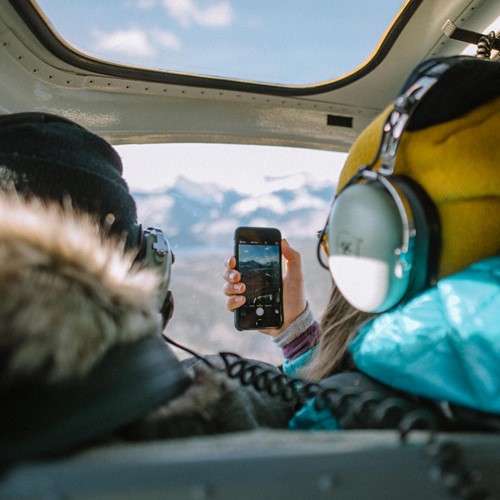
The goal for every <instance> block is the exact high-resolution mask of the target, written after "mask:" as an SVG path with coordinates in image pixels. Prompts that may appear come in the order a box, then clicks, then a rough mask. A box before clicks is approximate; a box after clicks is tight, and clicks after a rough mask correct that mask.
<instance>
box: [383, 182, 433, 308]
mask: <svg viewBox="0 0 500 500" xmlns="http://www.w3.org/2000/svg"><path fill="white" fill-rule="evenodd" d="M391 180H392V182H393V183H394V184H395V185H396V186H397V187H398V188H399V190H400V191H401V193H402V194H403V195H404V196H405V198H406V202H407V203H408V205H409V206H410V210H411V213H412V215H413V221H414V225H415V238H414V261H413V268H412V270H411V275H410V282H409V287H408V290H407V293H406V295H405V299H406V300H408V299H410V298H411V297H414V296H415V295H417V294H418V293H420V292H422V291H424V290H425V289H427V288H429V287H430V286H433V285H434V284H435V283H436V280H437V275H438V270H439V260H440V254H441V224H440V219H439V213H438V211H437V208H436V205H435V204H434V202H433V201H432V199H431V198H430V196H429V195H428V194H427V193H426V191H425V190H424V188H422V186H420V184H418V183H417V182H415V181H414V180H413V179H410V178H409V177H406V176H403V175H395V176H392V177H391Z"/></svg>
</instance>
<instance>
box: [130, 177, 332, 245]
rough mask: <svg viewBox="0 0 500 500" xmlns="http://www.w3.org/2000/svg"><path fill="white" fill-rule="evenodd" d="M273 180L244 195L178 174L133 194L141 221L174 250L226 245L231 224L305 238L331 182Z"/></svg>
mask: <svg viewBox="0 0 500 500" xmlns="http://www.w3.org/2000/svg"><path fill="white" fill-rule="evenodd" d="M276 184H277V189H276V190H274V191H272V192H270V193H268V194H260V195H246V194H242V193H240V192H237V191H234V190H231V189H229V190H228V189H225V188H223V187H221V186H218V185H215V184H198V183H195V182H192V181H190V180H187V179H185V178H179V179H178V180H177V182H176V184H175V185H174V186H172V187H169V188H165V189H164V190H162V191H156V192H137V191H135V192H134V193H133V194H134V197H135V199H136V201H137V207H138V214H139V220H140V221H141V223H142V224H143V226H148V225H155V226H158V227H160V228H162V229H163V230H164V232H165V233H166V234H167V237H168V238H169V240H170V243H171V244H172V246H173V247H174V249H175V250H176V251H177V252H183V251H193V250H195V251H199V250H212V249H221V248H225V249H227V248H228V246H229V245H232V241H233V234H234V230H235V229H236V227H238V226H246V225H248V226H274V227H277V228H279V229H280V230H281V232H282V234H283V236H284V237H287V238H293V239H294V240H295V241H297V240H303V239H305V238H307V239H310V238H311V237H312V236H314V235H315V234H316V232H317V231H318V230H319V229H321V228H322V227H323V225H324V223H325V220H326V217H327V215H328V207H329V206H330V203H331V200H332V197H333V193H334V191H335V185H334V184H330V183H328V184H325V183H323V184H318V183H317V182H314V181H313V180H311V179H309V178H307V177H303V179H302V181H301V182H300V183H297V182H295V183H294V187H293V188H290V187H278V183H276ZM281 186H282V183H281Z"/></svg>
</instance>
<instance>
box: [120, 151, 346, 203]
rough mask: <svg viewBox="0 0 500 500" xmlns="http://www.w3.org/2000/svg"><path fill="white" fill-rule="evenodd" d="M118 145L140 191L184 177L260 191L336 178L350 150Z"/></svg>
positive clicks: (130, 181) (127, 173)
mask: <svg viewBox="0 0 500 500" xmlns="http://www.w3.org/2000/svg"><path fill="white" fill-rule="evenodd" d="M116 149H117V151H118V153H119V154H120V156H121V158H122V161H123V165H124V177H125V179H126V180H127V182H128V184H129V186H130V188H132V189H133V190H135V191H156V190H161V189H162V188H164V187H168V186H172V185H173V184H175V182H176V181H177V179H178V178H179V177H186V178H189V179H190V180H192V181H194V182H199V183H213V184H217V185H219V186H222V187H224V188H232V189H235V190H237V191H240V192H242V193H246V194H255V195H259V194H266V193H269V192H271V191H273V190H275V189H278V188H288V189H293V188H295V187H298V186H300V185H302V184H303V183H304V180H310V179H311V178H314V180H315V181H317V182H332V183H336V182H337V179H338V175H339V174H340V170H341V168H342V165H343V163H344V161H345V157H346V155H345V153H335V152H331V151H313V150H305V149H299V148H282V147H272V146H240V145H228V144H159V145H147V146H145V145H129V146H116ZM146 167H147V173H148V175H145V170H146ZM306 177H307V178H308V179H306ZM152 179H154V181H153V180H152Z"/></svg>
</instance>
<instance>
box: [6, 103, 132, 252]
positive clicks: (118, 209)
mask: <svg viewBox="0 0 500 500" xmlns="http://www.w3.org/2000/svg"><path fill="white" fill-rule="evenodd" d="M122 172H123V168H122V162H121V159H120V157H119V155H118V153H117V152H116V151H115V150H114V149H113V148H112V146H111V145H110V144H109V143H107V142H106V141H105V140H104V139H102V138H101V137H99V136H97V135H95V134H93V133H91V132H89V131H88V130H86V129H84V128H83V127H81V126H80V125H78V124H76V123H74V122H72V121H70V120H67V119H65V118H62V117H59V116H56V115H51V114H48V113H16V114H11V115H5V116H2V117H0V189H7V188H12V187H13V188H15V190H16V191H17V192H19V193H21V194H23V195H27V196H36V197H38V198H41V199H42V200H53V201H57V202H60V203H62V202H63V201H64V200H66V199H68V198H69V199H70V200H71V202H72V206H73V207H74V208H75V209H76V210H81V211H84V212H87V213H90V214H92V215H94V216H97V217H98V218H99V220H100V221H101V223H102V224H103V225H104V226H105V227H108V228H109V231H110V232H111V233H112V234H115V235H118V236H120V237H123V236H127V235H129V236H130V235H132V234H134V233H135V231H136V223H137V211H136V205H135V201H134V199H133V198H132V196H131V195H130V192H129V188H128V185H127V183H126V182H125V180H124V179H123V177H122ZM110 214H112V216H110ZM113 219H114V222H113V223H112V225H111V227H109V222H110V221H113ZM129 245H130V241H129Z"/></svg>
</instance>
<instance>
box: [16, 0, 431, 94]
mask: <svg viewBox="0 0 500 500" xmlns="http://www.w3.org/2000/svg"><path fill="white" fill-rule="evenodd" d="M422 1H423V0H410V1H409V2H408V3H407V4H406V5H405V7H404V8H403V10H402V11H401V13H400V15H399V16H398V18H397V19H396V20H395V21H394V22H393V24H392V26H391V28H390V29H389V31H388V33H387V34H386V36H385V37H384V39H383V40H382V42H381V43H380V45H379V48H378V50H377V51H376V53H375V54H374V55H373V56H372V57H371V58H370V59H369V60H368V61H367V63H366V64H365V65H363V66H362V67H361V68H359V70H358V71H356V72H353V73H350V74H348V75H346V76H345V77H340V78H339V79H336V80H333V81H330V82H325V83H318V84H313V85H308V86H286V85H278V84H276V85H273V84H266V83H258V82H251V81H241V80H233V79H228V78H219V77H208V76H202V75H192V74H186V73H174V72H169V71H158V70H149V69H147V68H137V67H130V66H126V65H122V64H118V63H111V62H107V61H104V60H100V59H95V58H92V57H90V56H87V55H86V54H83V53H81V52H77V51H76V50H73V49H72V48H71V47H70V46H69V45H67V44H66V43H63V41H62V40H61V39H60V38H59V37H58V36H57V35H56V34H55V33H54V31H52V29H51V28H50V27H49V26H48V25H47V23H46V22H45V21H44V19H43V18H42V17H41V16H40V14H39V12H38V10H37V7H35V6H34V5H33V3H32V2H31V0H9V2H10V4H11V5H12V7H13V8H14V9H15V10H16V12H17V13H18V15H19V16H20V17H21V19H22V20H23V22H24V23H25V24H26V25H27V26H28V27H29V28H30V30H31V31H32V32H33V34H34V35H35V37H36V38H37V39H38V40H39V42H40V43H41V44H42V45H43V46H44V47H45V48H46V49H47V50H48V51H49V52H50V53H51V54H52V55H54V56H55V57H57V58H58V59H60V60H61V61H63V62H65V63H67V64H70V65H71V66H74V67H75V68H78V69H79V70H82V71H86V72H89V73H92V74H98V75H101V76H105V77H112V78H113V77H114V78H125V79H129V80H136V81H142V82H151V83H160V84H165V85H183V86H188V87H201V88H208V89H216V90H227V91H240V92H251V93H255V94H265V95H271V96H279V97H300V96H313V95H316V94H322V93H324V92H329V91H332V90H335V89H339V88H342V87H345V86H346V85H349V84H351V83H353V82H354V81H356V80H359V79H360V78H362V77H363V76H365V75H367V74H368V73H370V72H371V71H373V70H374V69H375V68H376V67H377V66H378V65H379V64H380V63H381V62H382V61H383V60H384V58H385V57H386V56H387V54H388V53H389V51H390V49H391V47H392V46H393V44H394V43H395V41H396V39H397V38H398V36H399V35H400V34H401V31H402V30H403V28H404V27H405V26H406V24H407V23H408V21H409V20H410V19H411V17H412V16H413V14H414V13H415V11H416V10H417V8H418V7H419V6H420V4H421V3H422Z"/></svg>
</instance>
